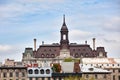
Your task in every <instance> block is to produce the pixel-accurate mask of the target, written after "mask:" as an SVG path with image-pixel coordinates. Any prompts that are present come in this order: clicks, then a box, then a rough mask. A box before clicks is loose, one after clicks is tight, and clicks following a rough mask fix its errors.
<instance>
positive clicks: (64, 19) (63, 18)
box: [63, 14, 65, 23]
mask: <svg viewBox="0 0 120 80" xmlns="http://www.w3.org/2000/svg"><path fill="white" fill-rule="evenodd" d="M63 23H65V14H63Z"/></svg>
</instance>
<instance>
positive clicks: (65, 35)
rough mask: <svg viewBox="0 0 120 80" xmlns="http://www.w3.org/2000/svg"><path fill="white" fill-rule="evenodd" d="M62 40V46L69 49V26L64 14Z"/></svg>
mask: <svg viewBox="0 0 120 80" xmlns="http://www.w3.org/2000/svg"><path fill="white" fill-rule="evenodd" d="M60 33H61V40H60V48H61V49H68V48H69V39H68V28H67V26H66V23H65V15H64V16H63V25H62V27H61V31H60Z"/></svg>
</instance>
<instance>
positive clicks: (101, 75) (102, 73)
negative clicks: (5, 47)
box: [80, 64, 112, 80]
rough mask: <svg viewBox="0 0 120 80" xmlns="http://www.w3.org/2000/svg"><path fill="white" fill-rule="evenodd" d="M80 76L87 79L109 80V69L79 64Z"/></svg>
mask: <svg viewBox="0 0 120 80" xmlns="http://www.w3.org/2000/svg"><path fill="white" fill-rule="evenodd" d="M80 67H81V72H82V77H84V78H85V79H87V80H89V79H91V78H93V79H95V80H111V73H112V72H111V71H108V70H104V69H102V68H96V67H93V66H89V65H84V66H83V65H82V64H80Z"/></svg>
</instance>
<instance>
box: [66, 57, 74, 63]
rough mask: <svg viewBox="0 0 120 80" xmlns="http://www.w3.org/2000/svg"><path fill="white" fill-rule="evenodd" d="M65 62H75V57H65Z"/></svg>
mask: <svg viewBox="0 0 120 80" xmlns="http://www.w3.org/2000/svg"><path fill="white" fill-rule="evenodd" d="M64 62H73V59H72V58H70V57H69V58H65V59H64Z"/></svg>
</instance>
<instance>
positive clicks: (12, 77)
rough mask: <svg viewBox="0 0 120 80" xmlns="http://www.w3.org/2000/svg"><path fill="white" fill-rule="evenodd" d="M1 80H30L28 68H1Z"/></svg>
mask: <svg viewBox="0 0 120 80" xmlns="http://www.w3.org/2000/svg"><path fill="white" fill-rule="evenodd" d="M0 80H28V78H27V67H0Z"/></svg>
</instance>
